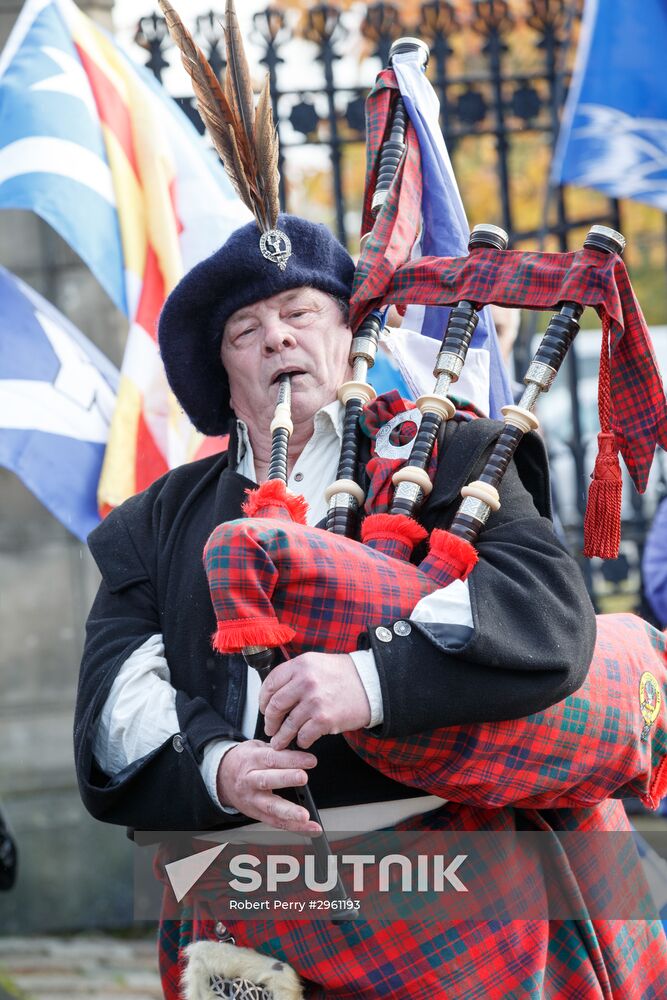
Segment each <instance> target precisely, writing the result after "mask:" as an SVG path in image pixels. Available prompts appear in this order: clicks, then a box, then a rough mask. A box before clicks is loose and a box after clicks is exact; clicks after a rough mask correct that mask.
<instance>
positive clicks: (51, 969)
mask: <svg viewBox="0 0 667 1000" xmlns="http://www.w3.org/2000/svg"><path fill="white" fill-rule="evenodd" d="M70 997H71V998H72V1000H78V998H83V997H85V998H87V1000H162V990H161V989H160V980H159V976H158V973H157V957H156V947H155V937H154V935H153V934H151V935H150V936H146V937H145V938H143V939H140V940H131V941H126V940H119V939H118V938H117V937H108V936H102V935H88V934H87V935H76V936H73V937H38V938H25V937H20V938H19V937H15V938H7V937H6V938H0V1000H7V998H12V1000H14V998H19V1000H65V998H70Z"/></svg>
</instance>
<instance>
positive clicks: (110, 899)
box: [0, 0, 132, 934]
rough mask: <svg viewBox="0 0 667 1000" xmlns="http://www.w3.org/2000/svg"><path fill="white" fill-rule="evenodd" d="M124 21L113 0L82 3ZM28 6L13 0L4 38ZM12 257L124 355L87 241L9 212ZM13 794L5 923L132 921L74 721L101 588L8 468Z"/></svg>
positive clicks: (0, 549) (4, 723) (6, 254)
mask: <svg viewBox="0 0 667 1000" xmlns="http://www.w3.org/2000/svg"><path fill="white" fill-rule="evenodd" d="M79 6H81V7H82V8H83V9H84V10H87V11H88V12H90V13H91V14H92V15H93V16H94V17H95V18H96V19H97V20H99V21H100V22H102V23H103V24H104V25H105V27H107V28H111V12H112V8H113V0H95V2H93V3H89V4H88V3H84V2H80V3H79ZM21 7H22V3H21V2H19V0H0V47H1V46H3V45H4V43H5V41H6V39H7V36H8V35H9V32H10V30H11V28H12V26H13V24H14V22H15V20H16V17H17V16H18V13H19V11H20V9H21ZM0 263H1V264H2V265H3V266H4V267H6V268H7V269H8V270H9V271H12V272H13V273H14V274H16V275H18V276H19V277H21V278H22V279H23V280H24V281H26V282H27V283H28V284H29V285H31V286H32V287H33V288H35V289H36V290H37V291H38V292H40V293H41V294H43V295H44V296H45V297H46V298H48V299H49V300H50V301H51V302H53V303H54V305H56V306H57V308H59V309H60V310H61V312H63V313H64V314H65V315H66V316H67V317H68V318H69V319H70V320H71V321H72V322H74V323H75V324H76V325H77V326H78V327H79V329H80V330H82V332H83V333H85V334H86V335H87V336H88V337H89V338H90V339H92V340H94V341H95V342H96V343H97V345H98V346H99V347H100V348H101V349H102V350H103V351H104V353H105V354H107V355H108V356H109V357H110V358H111V359H112V360H113V361H114V362H115V363H116V364H119V362H120V359H121V356H122V350H123V342H124V338H125V334H126V329H127V323H126V320H125V318H124V317H122V316H121V315H120V314H119V313H118V312H117V310H116V309H115V307H114V306H113V305H112V303H111V302H110V301H109V299H108V298H107V296H106V295H105V293H104V292H103V291H102V289H101V288H100V286H99V285H98V284H97V282H96V281H95V279H94V278H93V277H92V275H91V274H90V272H89V271H88V270H87V269H86V268H85V267H84V266H83V264H82V263H81V261H80V260H79V258H78V257H77V256H76V255H75V254H74V253H73V251H72V250H71V249H70V248H69V247H68V246H67V245H66V244H65V243H64V242H63V240H61V239H60V237H59V236H57V235H56V234H55V233H54V232H53V230H51V229H50V227H48V226H47V225H46V224H45V223H43V222H42V221H41V220H40V219H39V218H38V217H37V216H35V215H33V214H32V213H30V212H23V211H0ZM0 496H1V498H2V499H1V501H0V503H1V508H2V515H3V516H2V518H1V519H0V593H1V594H2V597H1V599H0V635H2V642H1V643H0V731H1V732H2V734H3V746H2V750H3V752H2V754H0V799H1V800H2V805H3V807H4V810H5V812H6V814H7V815H8V817H9V820H10V823H11V824H12V826H13V828H14V832H15V834H16V837H17V841H18V846H19V853H20V876H19V881H18V884H17V886H16V888H15V889H14V890H13V891H12V892H10V893H0V927H2V928H3V930H4V932H5V933H19V934H20V933H28V932H35V931H40V930H47V929H52V930H61V929H69V928H78V927H86V926H114V925H116V926H118V925H123V924H129V923H131V919H132V908H131V845H130V844H129V842H128V841H127V839H126V837H125V833H124V831H123V830H122V829H120V828H117V827H116V828H114V827H109V826H105V825H103V824H101V823H97V822H96V821H94V820H93V819H91V818H90V817H89V816H88V815H87V814H86V813H85V811H84V809H83V807H82V805H81V802H80V799H79V794H78V790H77V787H76V779H75V774H74V762H73V752H72V736H71V733H72V721H73V707H74V697H75V691H76V680H77V673H78V664H79V659H80V656H81V647H82V641H83V625H84V622H85V618H86V615H87V612H88V608H89V606H90V604H91V602H92V599H93V596H94V594H95V591H96V589H97V584H98V576H97V571H96V569H95V567H94V564H93V563H92V560H91V558H90V556H89V555H88V552H87V549H86V547H85V546H83V545H81V544H80V543H79V542H78V541H77V540H76V539H75V538H74V537H73V536H72V535H70V533H69V532H68V531H67V530H66V529H65V528H64V527H62V526H61V525H60V524H59V523H58V522H57V521H56V520H55V519H54V518H53V517H52V516H51V515H50V514H49V513H48V511H46V510H45V509H44V508H43V507H42V506H41V504H40V503H39V502H38V501H37V500H36V499H35V498H34V497H33V495H32V494H31V493H30V492H29V491H28V490H27V489H26V488H25V487H24V486H23V484H22V483H21V481H20V480H19V479H18V478H17V477H16V476H15V475H14V474H13V473H10V472H8V471H6V470H4V469H0Z"/></svg>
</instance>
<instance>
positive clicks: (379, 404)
mask: <svg viewBox="0 0 667 1000" xmlns="http://www.w3.org/2000/svg"><path fill="white" fill-rule="evenodd" d="M456 404H457V408H456V413H455V414H454V416H453V417H452V418H451V419H452V420H454V421H455V422H457V423H462V422H464V421H465V422H467V421H469V420H474V419H475V418H476V417H480V416H482V414H481V413H480V412H479V410H477V408H476V407H475V406H473V404H472V403H469V402H468V401H467V400H461V401H459V400H457V401H456ZM415 409H416V404H415V403H414V402H413V401H411V400H406V399H402V398H401V396H400V393H398V392H396V390H392V391H391V392H385V393H382V395H380V396H378V397H377V398H376V399H374V400H373V402H372V403H367V404H366V406H364V409H363V411H362V414H361V417H360V419H359V427H360V429H361V431H362V433H363V434H365V435H366V437H367V438H369V439H370V441H371V457H370V460H369V461H368V462H367V463H366V473H367V475H368V478H369V485H368V489H367V491H366V500H365V502H364V510H365V512H366V513H367V514H383V513H386V512H387V511H388V510H389V509H390V507H391V501H392V498H393V494H394V486H393V484H392V481H391V477H392V476H393V474H394V473H395V472H396V470H397V469H400V468H401V466H402V465H404V464H405V459H404V458H387V457H385V456H383V455H379V454H378V453H377V450H376V447H375V439H376V438H377V435H378V432H379V430H380V429H381V428H382V427H383V426H384V425H385V424H387V423H388V422H389V421H390V420H391V419H392V418H393V417H396V416H398V415H399V414H401V413H407V412H409V411H410V410H415ZM410 428H414V429H415V430H416V425H414V424H412V423H411V422H408V421H406V422H405V423H403V424H400V425H399V427H398V428H396V430H395V431H394V432H393V433H395V434H396V436H397V437H398V440H397V441H396V442H394V440H393V435H392V436H390V438H389V440H390V443H392V444H394V443H395V444H397V445H402V444H408V443H409V442H410V441H412V440H413V439H414V437H416V435H415V434H414V432H413V433H412V434H410V430H409V429H410ZM437 468H438V442H437V441H436V442H435V444H434V446H433V452H432V454H431V459H430V461H429V464H428V468H427V469H426V471H427V472H428V475H429V478H430V479H431V481H433V479H434V478H435V473H436V471H437Z"/></svg>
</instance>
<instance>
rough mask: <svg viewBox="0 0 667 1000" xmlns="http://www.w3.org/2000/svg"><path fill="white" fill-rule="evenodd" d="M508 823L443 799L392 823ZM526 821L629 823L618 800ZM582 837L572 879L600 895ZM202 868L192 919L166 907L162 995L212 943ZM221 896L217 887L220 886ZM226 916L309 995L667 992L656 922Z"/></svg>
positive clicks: (426, 998) (239, 935)
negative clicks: (193, 944) (193, 950)
mask: <svg viewBox="0 0 667 1000" xmlns="http://www.w3.org/2000/svg"><path fill="white" fill-rule="evenodd" d="M515 819H516V815H515V813H514V811H513V810H497V809H492V810H484V809H476V808H473V807H468V806H459V805H455V804H454V803H449V804H447V805H444V806H442V807H441V808H440V809H438V810H436V811H435V812H432V813H429V814H427V815H425V816H419V817H416V818H414V819H412V820H408V821H405V822H404V823H402V824H400V826H399V829H404V830H438V831H451V830H456V831H463V832H465V831H470V832H474V831H487V832H496V831H497V832H499V833H507V832H509V831H512V830H514V829H516V825H515ZM523 819H524V820H528V828H530V829H533V828H534V829H537V830H551V829H555V830H564V831H567V830H578V831H590V832H591V833H604V832H606V831H609V832H611V831H624V830H629V824H628V820H627V817H626V815H625V810H624V808H623V805H622V803H620V802H611V801H608V802H604V803H602V804H601V805H599V806H595V807H594V808H592V809H586V810H583V809H579V810H561V811H559V812H558V813H554V814H551V822H548V821H547V820H546V819H545V818H544V817H543V816H542V815H541V814H539V813H533V812H530V811H529V812H527V813H524V816H523ZM494 843H497V840H496V838H491V839H490V841H489V845H490V848H492V847H493V844H494ZM581 844H582V851H584V852H585V854H586V856H585V857H584V858H582V859H581V865H578V866H577V868H576V878H577V881H578V882H579V884H582V885H584V887H585V891H586V892H587V893H590V896H587V897H586V898H591V899H595V898H597V896H596V892H597V893H599V894H602V887H601V882H600V871H599V869H598V868H596V867H593V868H591V866H590V858H589V857H588V852H587V851H586V848H585V841H581ZM210 872H213V875H212V876H211V875H210V874H207V875H205V876H204V877H203V879H201V880H200V882H199V883H198V892H197V902H195V903H194V906H193V911H191V912H189V919H187V920H183V921H182V922H179V921H178V919H173V918H174V917H175V916H176V915H177V912H178V911H177V910H174V909H173V906H171V905H165V910H164V913H163V920H162V923H161V940H160V969H161V974H162V982H163V987H164V993H165V997H166V998H167V1000H180V998H181V997H182V993H181V991H180V973H181V969H182V965H183V963H184V955H183V949H184V947H185V945H187V944H188V943H190V941H192V940H194V941H197V940H201V939H209V940H216V936H215V922H216V920H218V919H220V914H218V913H216V905H215V899H216V884H215V877H216V876H215V870H214V869H210ZM522 875H523V876H524V882H523V883H522V890H521V893H520V895H521V896H522V894H523V892H524V889H525V887H526V886H527V885H528V883H529V879H528V878H527V877H526V876H527V873H525V872H524V873H522ZM208 880H211V881H210V884H207V881H208ZM642 891H643V890H642ZM168 892H169V890H168V891H167V894H165V903H166V900H167V896H168ZM221 892H222V895H224V887H223V889H222V890H221ZM603 898H604V897H603ZM517 905H518V903H517ZM170 918H171V919H170ZM224 923H225V925H226V926H227V928H228V930H229V931H230V932H231V933H232V934H233V935H234V937H235V938H236V943H237V944H238V945H241V946H242V947H247V948H254V949H256V950H258V951H260V952H263V953H264V954H266V955H271V956H272V957H274V958H276V959H279V960H281V961H284V962H287V963H289V964H290V965H291V966H292V967H293V968H294V969H295V970H296V971H297V973H298V974H299V975H300V976H301V977H303V979H304V980H305V981H306V982H307V983H309V984H310V985H309V986H307V987H306V989H305V995H306V997H307V1000H325V998H326V1000H333V998H336V1000H377V998H379V997H386V998H392V1000H403V998H408V997H409V998H411V1000H433V998H439V997H446V998H447V1000H470V998H471V997H473V996H474V997H476V998H481V997H484V998H485V1000H506V998H507V997H513V998H517V1000H518V998H521V1000H544V998H546V997H551V998H555V997H559V998H563V1000H565V998H570V1000H574V998H578V1000H584V998H586V1000H589V998H590V1000H593V998H602V997H603V996H604V997H612V996H613V997H618V998H621V997H622V998H623V1000H647V998H649V997H656V998H657V997H659V996H665V995H667V993H666V992H665V991H666V990H667V943H666V941H665V936H664V934H663V932H662V928H661V926H660V923H659V921H622V920H602V919H595V918H593V919H591V920H583V921H575V920H569V921H562V920H546V919H524V920H511V921H502V920H492V921H481V920H468V921H458V920H452V919H451V916H450V915H449V914H448V910H447V902H446V901H444V902H443V909H442V914H439V915H438V917H437V918H434V917H433V914H432V913H430V912H429V913H428V914H426V915H425V916H424V918H423V919H420V916H419V911H418V909H417V910H416V911H415V914H414V917H413V918H412V919H409V920H393V921H390V920H388V921H382V922H380V921H375V920H373V921H371V922H369V923H368V924H366V923H364V922H361V923H360V924H359V925H357V924H355V923H353V922H349V923H343V924H340V925H336V924H333V923H331V922H322V921H317V922H311V921H309V920H259V919H258V920H229V919H228V918H227V916H224ZM602 983H604V984H605V985H606V989H604V988H603V987H602Z"/></svg>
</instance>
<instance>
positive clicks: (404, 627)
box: [394, 621, 412, 635]
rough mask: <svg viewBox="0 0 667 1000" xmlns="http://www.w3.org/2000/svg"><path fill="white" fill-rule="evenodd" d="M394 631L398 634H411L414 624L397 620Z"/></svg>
mask: <svg viewBox="0 0 667 1000" xmlns="http://www.w3.org/2000/svg"><path fill="white" fill-rule="evenodd" d="M394 632H395V633H396V635H410V633H411V632H412V625H410V623H409V622H403V621H400V622H395V623H394Z"/></svg>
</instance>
